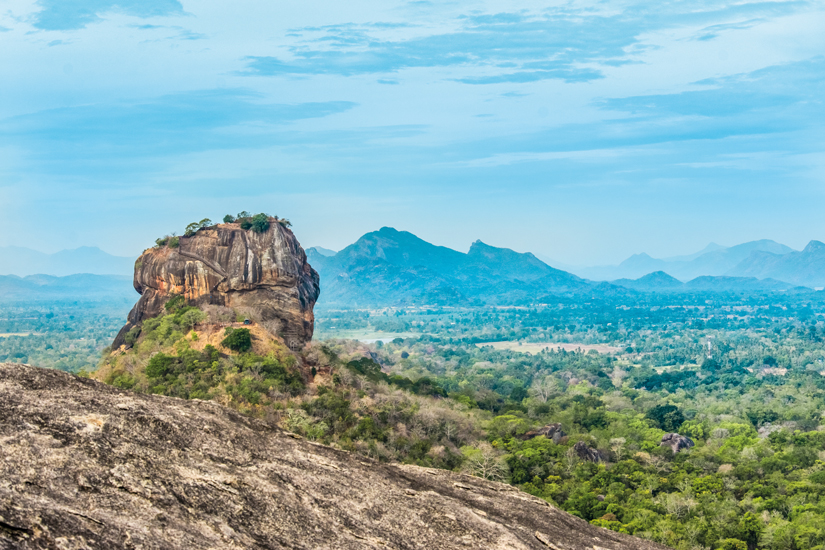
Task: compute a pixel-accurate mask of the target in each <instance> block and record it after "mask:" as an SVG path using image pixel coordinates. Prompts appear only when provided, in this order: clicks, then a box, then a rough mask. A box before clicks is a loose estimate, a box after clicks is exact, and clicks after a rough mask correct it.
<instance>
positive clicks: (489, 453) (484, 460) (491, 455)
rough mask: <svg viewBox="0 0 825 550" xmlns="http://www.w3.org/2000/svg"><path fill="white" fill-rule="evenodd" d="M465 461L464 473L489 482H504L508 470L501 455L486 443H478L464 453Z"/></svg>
mask: <svg viewBox="0 0 825 550" xmlns="http://www.w3.org/2000/svg"><path fill="white" fill-rule="evenodd" d="M466 456H467V460H466V462H465V463H464V471H465V472H466V473H468V474H470V475H474V476H476V477H482V478H484V479H489V480H490V481H504V480H505V479H506V478H507V473H508V471H509V469H508V468H507V463H505V462H504V459H503V453H502V452H500V451H497V450H496V449H494V448H493V446H492V445H490V444H489V443H487V442H482V443H479V444H478V445H475V446H473V447H472V448H471V449H469V450H468V451H467V452H466Z"/></svg>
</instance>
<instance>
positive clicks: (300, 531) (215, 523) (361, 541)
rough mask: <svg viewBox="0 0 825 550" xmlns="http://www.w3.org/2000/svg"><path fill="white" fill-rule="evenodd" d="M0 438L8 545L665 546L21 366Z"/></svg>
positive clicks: (464, 482)
mask: <svg viewBox="0 0 825 550" xmlns="http://www.w3.org/2000/svg"><path fill="white" fill-rule="evenodd" d="M0 442H2V444H0V549H2V550H10V549H34V548H61V549H76V550H80V549H89V548H95V549H121V548H125V549H136V548H144V549H177V548H180V549H191V548H199V549H249V548H279V549H283V548H296V549H298V548H301V549H310V548H321V549H367V548H373V549H377V548H384V549H386V548H392V549H399V550H400V549H419V548H420V549H430V548H438V549H453V548H456V549H457V548H501V549H505V548H506V549H510V550H516V549H527V548H534V549H545V550H546V549H548V548H549V549H553V550H560V549H561V550H585V549H587V550H592V549H593V548H598V549H602V550H631V549H635V550H656V549H664V547H663V546H660V545H657V544H654V543H651V542H647V541H643V540H640V539H635V538H633V537H630V536H627V535H623V534H619V533H615V532H612V531H607V530H604V529H600V528H597V527H595V526H592V525H590V524H588V523H587V522H585V521H583V520H580V519H578V518H575V517H573V516H571V515H569V514H567V513H565V512H562V511H560V510H558V509H556V508H554V507H552V506H549V505H548V504H547V503H546V502H544V501H543V500H540V499H538V498H536V497H532V496H530V495H528V494H526V493H522V492H520V491H518V490H517V489H515V488H513V487H510V486H508V485H504V484H500V483H495V482H490V481H485V480H482V479H479V478H474V477H469V476H463V475H460V474H455V473H452V472H447V471H440V470H431V469H426V468H420V467H415V466H397V465H387V464H380V463H377V462H373V461H371V460H369V459H366V458H363V457H360V456H358V455H354V454H350V453H347V452H344V451H338V450H335V449H332V448H329V447H324V446H322V445H317V444H313V443H309V442H307V441H304V440H301V439H299V438H297V436H291V435H290V434H288V433H285V432H283V431H280V430H278V429H277V428H275V427H273V426H272V425H271V424H269V423H267V422H265V421H263V420H257V419H253V418H249V417H245V416H242V415H240V414H239V413H237V412H234V411H232V410H229V409H226V408H223V407H221V406H220V405H218V404H216V403H213V402H207V401H197V400H192V401H183V400H179V399H175V398H170V397H161V396H154V395H143V394H132V393H128V392H124V391H121V390H118V389H117V388H114V387H111V386H106V385H103V384H100V383H98V382H95V381H92V380H88V379H82V378H77V377H75V376H72V375H69V374H66V373H62V372H59V371H53V370H47V369H38V368H35V367H30V366H24V365H11V364H0Z"/></svg>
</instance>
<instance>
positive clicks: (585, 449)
mask: <svg viewBox="0 0 825 550" xmlns="http://www.w3.org/2000/svg"><path fill="white" fill-rule="evenodd" d="M573 450H574V451H575V452H576V455H578V457H579V458H581V459H582V460H587V461H589V462H602V461H603V460H604V457H603V456H602V453H600V452H599V451H598V450H597V449H594V448H592V447H590V446H588V445H587V443H585V442H584V441H579V442H578V443H576V444H575V445H573Z"/></svg>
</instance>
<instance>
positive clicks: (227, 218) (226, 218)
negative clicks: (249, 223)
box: [223, 214, 235, 223]
mask: <svg viewBox="0 0 825 550" xmlns="http://www.w3.org/2000/svg"><path fill="white" fill-rule="evenodd" d="M234 221H235V216H233V215H232V214H227V215H226V216H224V217H223V223H233V222H234Z"/></svg>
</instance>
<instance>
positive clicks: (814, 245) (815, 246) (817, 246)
mask: <svg viewBox="0 0 825 550" xmlns="http://www.w3.org/2000/svg"><path fill="white" fill-rule="evenodd" d="M822 250H825V243H823V242H822V241H811V242H809V243H808V246H806V247H805V249H804V250H802V252H805V253H807V254H810V253H812V252H821V251H822Z"/></svg>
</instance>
